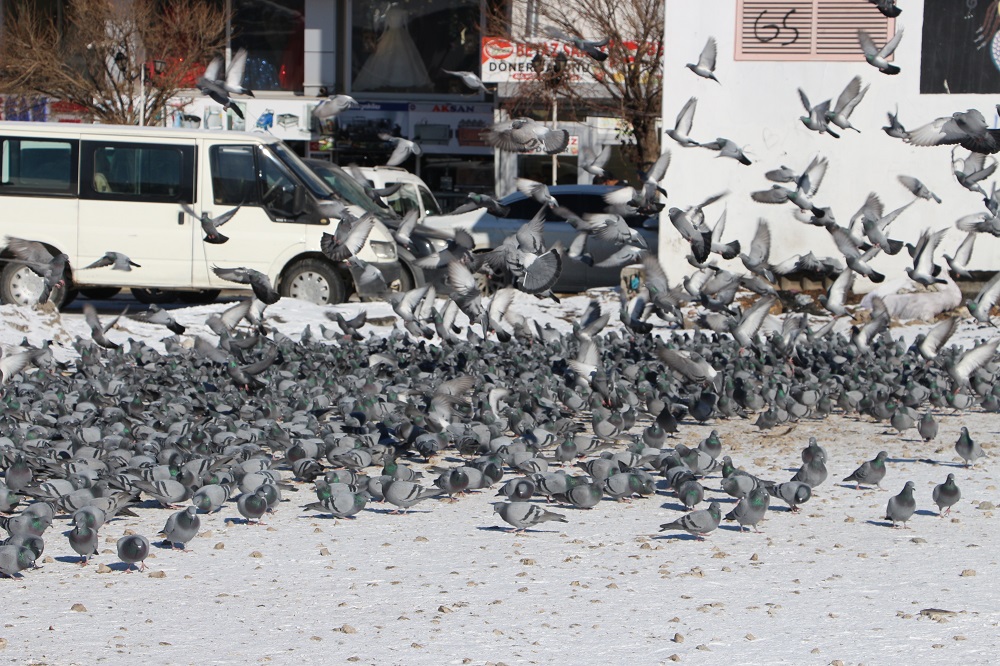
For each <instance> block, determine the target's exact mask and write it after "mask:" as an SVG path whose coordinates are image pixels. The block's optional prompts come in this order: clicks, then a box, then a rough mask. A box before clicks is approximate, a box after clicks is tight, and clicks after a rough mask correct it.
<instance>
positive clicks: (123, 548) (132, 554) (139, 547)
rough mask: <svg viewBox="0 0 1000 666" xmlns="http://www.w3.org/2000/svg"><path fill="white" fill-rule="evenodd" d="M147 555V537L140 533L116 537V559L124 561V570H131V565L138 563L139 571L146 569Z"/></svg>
mask: <svg viewBox="0 0 1000 666" xmlns="http://www.w3.org/2000/svg"><path fill="white" fill-rule="evenodd" d="M148 556H149V539H147V538H146V537H144V536H142V535H141V534H129V535H126V536H123V537H122V538H121V539H118V559H120V560H121V561H122V562H124V563H125V565H126V566H125V571H127V572H130V571H132V565H133V564H135V563H137V562H138V563H139V567H138V569H139V571H145V570H146V562H145V559H146V557H148Z"/></svg>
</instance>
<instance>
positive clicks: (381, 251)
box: [371, 241, 396, 261]
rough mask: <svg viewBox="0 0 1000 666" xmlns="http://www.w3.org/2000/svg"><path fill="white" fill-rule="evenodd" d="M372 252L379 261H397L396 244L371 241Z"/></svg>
mask: <svg viewBox="0 0 1000 666" xmlns="http://www.w3.org/2000/svg"><path fill="white" fill-rule="evenodd" d="M371 246H372V252H374V253H375V256H376V257H378V258H379V259H385V260H386V261H395V260H396V244H395V243H387V242H385V241H371Z"/></svg>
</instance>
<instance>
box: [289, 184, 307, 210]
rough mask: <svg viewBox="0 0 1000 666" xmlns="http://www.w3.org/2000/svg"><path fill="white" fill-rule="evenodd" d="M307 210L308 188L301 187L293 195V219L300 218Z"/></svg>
mask: <svg viewBox="0 0 1000 666" xmlns="http://www.w3.org/2000/svg"><path fill="white" fill-rule="evenodd" d="M305 210H306V188H304V187H302V186H301V185H300V186H298V187H296V188H295V191H294V192H293V193H292V217H298V216H299V215H301V214H302V213H304V212H305Z"/></svg>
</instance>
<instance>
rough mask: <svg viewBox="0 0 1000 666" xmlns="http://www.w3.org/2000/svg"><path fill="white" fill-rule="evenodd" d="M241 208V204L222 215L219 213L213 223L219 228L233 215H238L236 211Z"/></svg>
mask: <svg viewBox="0 0 1000 666" xmlns="http://www.w3.org/2000/svg"><path fill="white" fill-rule="evenodd" d="M182 205H186V204H182ZM239 209H240V206H237V207H236V208H230V209H229V210H227V211H226V212H224V213H222V214H221V215H219V216H218V217H216V218H214V219H213V220H212V223H213V224H215V228H216V229H218V228H219V227H221V226H222V225H223V224H225V223H226V222H228V221H229V220H231V219H233V215H236V213H237V211H239Z"/></svg>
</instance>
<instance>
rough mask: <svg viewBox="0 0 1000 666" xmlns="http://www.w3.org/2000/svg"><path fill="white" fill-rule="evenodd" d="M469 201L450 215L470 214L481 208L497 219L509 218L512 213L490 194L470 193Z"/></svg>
mask: <svg viewBox="0 0 1000 666" xmlns="http://www.w3.org/2000/svg"><path fill="white" fill-rule="evenodd" d="M467 196H468V199H469V200H468V201H467V202H466V203H464V204H462V205H461V206H459V207H458V208H456V209H455V210H453V211H451V213H449V215H459V214H461V213H468V212H470V211H473V210H478V209H480V208H485V209H486V212H487V213H489V214H490V215H495V216H497V217H507V215H508V213H510V208H509V207H508V206H504V205H503V204H501V203H500V202H499V201H497V200H496V199H494V198H493V197H491V196H489V195H488V194H479V193H477V192H469V194H468V195H467Z"/></svg>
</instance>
